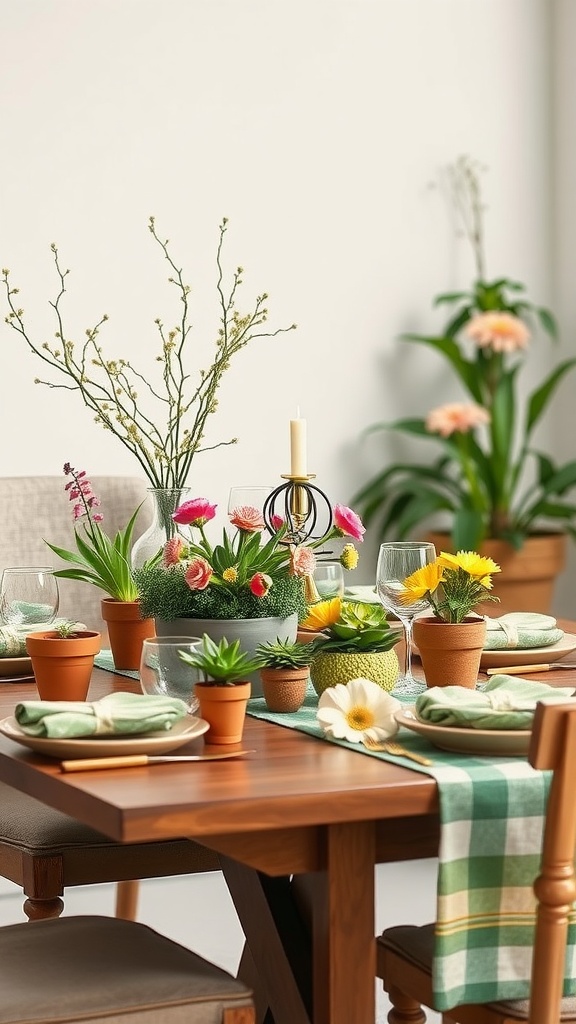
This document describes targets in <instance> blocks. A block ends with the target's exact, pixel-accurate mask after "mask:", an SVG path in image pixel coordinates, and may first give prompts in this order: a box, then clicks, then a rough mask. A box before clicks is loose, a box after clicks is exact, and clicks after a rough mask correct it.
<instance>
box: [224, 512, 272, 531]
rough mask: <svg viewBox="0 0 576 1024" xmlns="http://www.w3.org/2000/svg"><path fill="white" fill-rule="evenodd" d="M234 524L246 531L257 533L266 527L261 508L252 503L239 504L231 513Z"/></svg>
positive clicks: (231, 520)
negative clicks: (254, 506) (253, 505)
mask: <svg viewBox="0 0 576 1024" xmlns="http://www.w3.org/2000/svg"><path fill="white" fill-rule="evenodd" d="M230 522H231V523H232V526H237V527H238V529H239V530H244V532H245V533H257V532H258V530H263V529H264V517H263V515H262V512H261V511H260V509H259V508H253V507H252V505H239V506H238V508H235V509H234V510H233V512H232V513H231V515H230Z"/></svg>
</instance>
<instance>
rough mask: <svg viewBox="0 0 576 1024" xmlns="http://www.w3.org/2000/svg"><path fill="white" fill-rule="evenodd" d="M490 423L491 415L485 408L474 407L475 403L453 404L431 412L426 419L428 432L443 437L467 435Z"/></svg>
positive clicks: (441, 406)
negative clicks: (455, 434) (469, 431)
mask: <svg viewBox="0 0 576 1024" xmlns="http://www.w3.org/2000/svg"><path fill="white" fill-rule="evenodd" d="M489 422H490V413H489V412H488V410H487V409H484V408H483V406H481V405H474V403H473V402H470V403H468V404H463V403H460V402H452V403H450V404H448V405H439V406H438V407H437V408H436V409H431V410H430V412H429V413H428V416H427V417H426V430H429V431H430V433H431V434H440V435H441V437H450V434H453V433H455V431H460V432H461V433H466V432H467V431H468V430H472V429H473V428H474V427H480V426H483V425H484V424H485V423H489Z"/></svg>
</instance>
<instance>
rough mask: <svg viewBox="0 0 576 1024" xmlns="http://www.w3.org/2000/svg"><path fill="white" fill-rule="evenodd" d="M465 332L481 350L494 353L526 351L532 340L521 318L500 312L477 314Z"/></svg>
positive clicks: (467, 325) (469, 322)
mask: <svg viewBox="0 0 576 1024" xmlns="http://www.w3.org/2000/svg"><path fill="white" fill-rule="evenodd" d="M465 330H466V334H467V335H468V337H469V338H472V340H473V341H475V342H476V344H477V345H478V347H479V348H491V349H492V350H493V351H494V352H516V351H518V349H525V348H526V347H527V345H528V341H529V340H530V332H529V330H528V328H527V327H526V324H525V323H524V321H523V320H520V317H517V316H514V315H513V314H512V313H503V312H501V311H499V310H495V311H494V312H489V313H477V314H476V316H473V317H472V319H471V320H469V321H468V323H467V324H466V328H465Z"/></svg>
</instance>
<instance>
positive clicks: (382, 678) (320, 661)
mask: <svg viewBox="0 0 576 1024" xmlns="http://www.w3.org/2000/svg"><path fill="white" fill-rule="evenodd" d="M310 678H311V680H312V685H313V686H314V689H315V690H316V693H317V694H318V696H319V697H320V696H321V695H322V694H323V693H324V690H326V689H327V688H328V687H329V686H336V684H337V683H349V682H350V680H351V679H359V678H361V679H372V680H373V682H375V683H378V686H381V687H382V689H383V690H387V691H388V692H389V691H390V690H393V689H394V683H395V682H396V680H397V678H398V658H397V656H396V651H393V650H392V651H368V652H363V651H358V652H357V653H354V654H348V653H345V652H341V651H327V652H326V653H325V654H322V649H321V648H320V650H319V651H318V653H317V654H315V655H314V657H313V658H312V664H311V665H310Z"/></svg>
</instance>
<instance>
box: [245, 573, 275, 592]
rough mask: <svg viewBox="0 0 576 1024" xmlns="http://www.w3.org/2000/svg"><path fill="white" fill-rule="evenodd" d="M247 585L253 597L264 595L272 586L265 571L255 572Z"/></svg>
mask: <svg viewBox="0 0 576 1024" xmlns="http://www.w3.org/2000/svg"><path fill="white" fill-rule="evenodd" d="M248 585H249V587H250V590H251V591H252V593H253V594H254V596H255V597H266V594H267V593H268V591H269V590H270V587H271V586H272V579H271V577H270V576H267V574H266V573H265V572H256V573H254V575H253V577H252V579H251V580H250V583H249V584H248Z"/></svg>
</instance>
